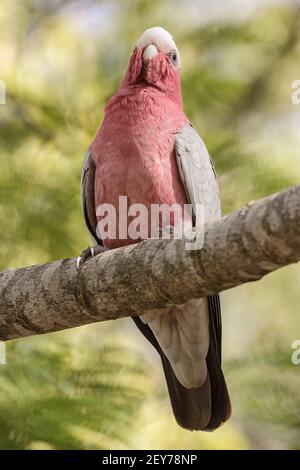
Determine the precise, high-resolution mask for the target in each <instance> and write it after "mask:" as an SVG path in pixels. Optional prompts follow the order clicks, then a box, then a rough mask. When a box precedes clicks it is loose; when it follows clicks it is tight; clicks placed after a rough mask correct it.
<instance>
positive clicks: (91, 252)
mask: <svg viewBox="0 0 300 470" xmlns="http://www.w3.org/2000/svg"><path fill="white" fill-rule="evenodd" d="M107 250H108V248H106V247H105V246H102V245H95V246H89V247H88V248H86V249H85V250H83V251H82V253H81V255H80V256H78V258H77V260H76V268H77V269H79V268H80V266H82V265H83V263H85V262H86V261H88V260H89V259H91V258H94V256H97V255H99V254H100V253H103V252H104V251H107Z"/></svg>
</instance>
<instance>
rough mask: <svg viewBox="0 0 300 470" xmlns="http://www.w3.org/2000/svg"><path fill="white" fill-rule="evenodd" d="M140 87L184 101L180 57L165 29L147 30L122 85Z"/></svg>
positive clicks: (137, 45) (131, 60)
mask: <svg viewBox="0 0 300 470" xmlns="http://www.w3.org/2000/svg"><path fill="white" fill-rule="evenodd" d="M138 83H140V84H145V85H146V86H149V85H150V86H153V87H156V88H158V89H160V90H161V91H163V92H166V93H167V94H169V95H171V96H173V98H176V99H180V100H181V90H180V55H179V52H178V49H177V47H176V44H175V41H174V39H173V38H172V36H171V34H170V33H168V31H166V30H165V29H163V28H160V27H158V26H156V27H154V28H150V29H147V30H146V31H144V33H143V34H142V35H141V37H140V38H139V40H138V41H137V43H136V46H135V48H134V50H133V53H132V55H131V57H130V61H129V65H128V69H127V72H126V76H125V79H124V82H123V85H125V86H128V85H129V86H130V85H136V84H138Z"/></svg>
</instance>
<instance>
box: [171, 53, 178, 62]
mask: <svg viewBox="0 0 300 470" xmlns="http://www.w3.org/2000/svg"><path fill="white" fill-rule="evenodd" d="M169 57H170V59H171V61H172V62H173V64H174V65H177V61H178V57H177V52H176V51H171V52H170V54H169Z"/></svg>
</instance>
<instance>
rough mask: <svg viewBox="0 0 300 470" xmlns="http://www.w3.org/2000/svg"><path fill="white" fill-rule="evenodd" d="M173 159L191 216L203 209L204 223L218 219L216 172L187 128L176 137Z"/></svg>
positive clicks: (203, 146) (203, 149)
mask: <svg viewBox="0 0 300 470" xmlns="http://www.w3.org/2000/svg"><path fill="white" fill-rule="evenodd" d="M175 155H176V160H177V166H178V171H179V174H180V178H181V181H182V183H183V185H184V188H185V192H186V195H187V198H188V200H189V202H190V203H191V204H192V207H193V212H194V214H196V207H197V204H198V205H200V204H201V205H203V208H204V223H209V222H213V221H215V220H217V219H219V218H220V217H221V205H220V195H219V188H218V182H217V178H216V172H215V169H214V167H213V165H212V161H211V158H210V156H209V153H208V151H207V148H206V146H205V144H204V142H203V140H202V139H201V137H200V136H199V135H198V133H197V131H196V130H195V129H194V127H193V126H192V125H191V124H187V125H186V126H185V127H184V128H183V129H182V131H181V132H180V133H179V134H177V136H176V140H175Z"/></svg>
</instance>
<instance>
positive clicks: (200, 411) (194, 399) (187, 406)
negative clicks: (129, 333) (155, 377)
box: [133, 294, 231, 431]
mask: <svg viewBox="0 0 300 470" xmlns="http://www.w3.org/2000/svg"><path fill="white" fill-rule="evenodd" d="M208 306H209V314H210V322H209V325H210V326H209V329H210V342H209V350H208V355H207V358H206V362H207V368H208V375H207V380H206V381H205V383H204V384H203V385H202V386H201V387H198V388H192V389H188V388H186V387H184V386H183V385H182V384H181V383H180V382H179V381H178V379H177V378H176V376H175V374H174V372H173V369H172V367H171V364H170V362H169V361H168V359H167V357H166V356H165V354H164V353H163V351H162V350H161V348H160V346H159V344H158V342H157V340H156V338H155V336H154V335H153V333H152V331H151V329H150V328H149V326H148V325H146V324H144V323H143V321H142V320H141V319H140V318H139V317H133V320H134V322H135V323H136V325H137V327H138V328H139V330H140V331H141V332H142V333H143V335H144V336H145V337H146V338H147V339H148V340H149V341H150V343H151V344H152V345H153V346H154V347H155V349H156V350H157V351H158V353H159V354H160V356H161V360H162V365H163V369H164V373H165V377H166V381H167V386H168V391H169V395H170V400H171V405H172V408H173V413H174V416H175V418H176V421H177V422H178V424H179V425H180V426H182V427H183V428H185V429H189V430H202V431H213V430H214V429H216V428H218V427H219V426H220V425H221V424H222V423H224V422H225V421H227V420H228V419H229V418H230V415H231V404H230V399H229V394H228V390H227V386H226V382H225V379H224V375H223V372H222V369H221V335H222V327H221V310H220V300H219V295H218V294H214V295H212V296H209V297H208Z"/></svg>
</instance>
